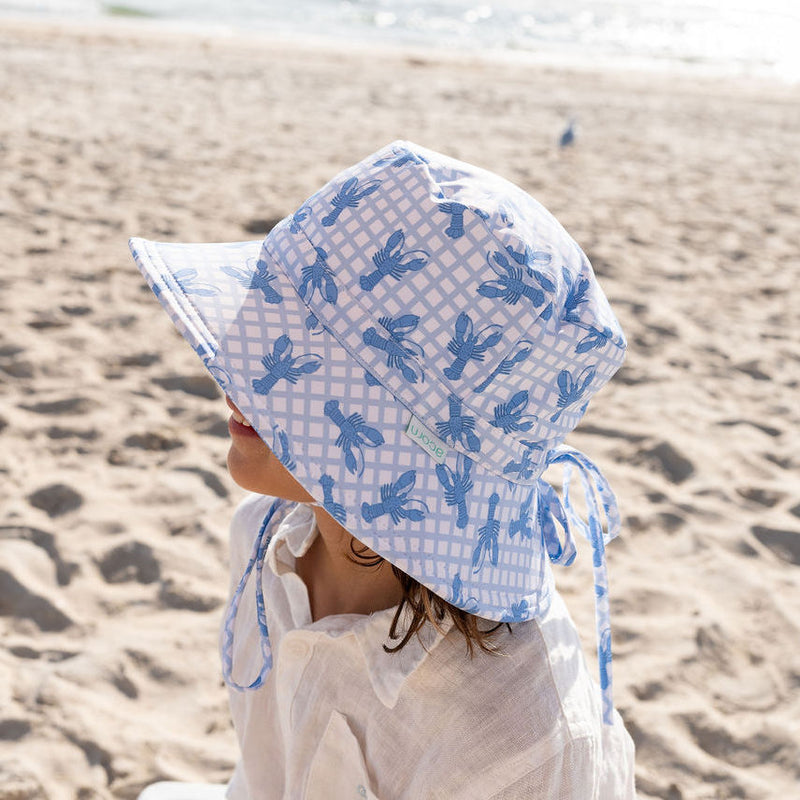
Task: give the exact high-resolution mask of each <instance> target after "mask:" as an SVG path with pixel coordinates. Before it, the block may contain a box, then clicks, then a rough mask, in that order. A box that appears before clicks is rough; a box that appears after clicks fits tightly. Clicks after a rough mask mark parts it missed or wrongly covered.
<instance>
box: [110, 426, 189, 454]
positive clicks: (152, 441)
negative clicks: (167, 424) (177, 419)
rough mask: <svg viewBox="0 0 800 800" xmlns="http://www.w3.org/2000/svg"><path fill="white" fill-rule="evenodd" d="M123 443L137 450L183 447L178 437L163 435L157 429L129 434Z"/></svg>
mask: <svg viewBox="0 0 800 800" xmlns="http://www.w3.org/2000/svg"><path fill="white" fill-rule="evenodd" d="M123 444H124V445H125V447H134V448H136V449H137V450H149V451H151V452H158V453H164V452H168V451H169V450H177V449H178V448H179V447H183V442H182V441H181V440H180V439H174V438H170V437H169V436H164V434H161V433H158V432H157V431H148V432H147V433H134V434H131V435H130V436H128V438H127V439H125V441H124V442H123Z"/></svg>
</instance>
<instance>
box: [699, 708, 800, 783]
mask: <svg viewBox="0 0 800 800" xmlns="http://www.w3.org/2000/svg"><path fill="white" fill-rule="evenodd" d="M683 721H684V723H685V725H686V727H687V728H688V730H689V734H690V736H691V737H692V739H693V740H694V742H695V744H696V745H697V746H698V747H699V748H700V749H701V750H703V751H705V752H706V753H708V754H709V755H710V756H713V757H714V758H716V759H719V760H720V761H724V762H726V763H728V764H732V765H733V766H735V767H740V768H742V769H747V768H749V767H756V766H759V765H761V764H770V763H772V764H781V765H782V766H783V767H784V768H788V769H789V770H790V771H791V772H793V773H794V774H795V775H796V776H797V778H798V779H800V747H798V746H797V744H796V743H795V742H794V741H792V738H791V737H790V736H789V735H788V734H784V733H783V731H781V730H779V729H772V730H767V729H764V728H762V729H760V730H759V731H758V732H756V733H753V734H751V735H749V736H741V735H736V734H734V733H733V732H732V731H730V730H728V729H727V728H725V727H723V726H722V725H721V724H719V723H718V722H716V721H714V720H712V719H711V718H710V717H709V716H708V715H706V714H702V713H701V714H687V715H685V716H684V717H683ZM727 796H731V795H727Z"/></svg>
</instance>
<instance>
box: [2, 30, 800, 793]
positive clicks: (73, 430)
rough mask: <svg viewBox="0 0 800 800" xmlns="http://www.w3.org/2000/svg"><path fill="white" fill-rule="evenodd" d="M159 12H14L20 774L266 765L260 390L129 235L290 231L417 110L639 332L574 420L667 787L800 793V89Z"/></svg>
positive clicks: (64, 778) (617, 619)
mask: <svg viewBox="0 0 800 800" xmlns="http://www.w3.org/2000/svg"><path fill="white" fill-rule="evenodd" d="M148 31H149V29H148V28H146V27H130V28H121V29H115V28H112V27H105V28H104V27H93V28H88V27H87V28H83V29H79V28H69V29H60V28H58V27H55V26H48V25H22V24H11V23H0V108H1V109H2V113H0V323H1V324H0V800H38V799H39V798H42V799H44V798H46V799H47V800H75V798H81V800H100V799H103V800H105V799H106V798H124V799H128V798H130V799H132V798H135V797H136V795H137V793H138V792H139V791H140V790H141V789H142V788H143V787H144V786H145V785H147V784H148V783H150V782H153V781H155V780H157V779H171V780H186V781H189V780H192V781H219V782H224V781H225V780H226V779H227V778H228V777H229V776H230V773H231V771H232V769H233V766H234V764H235V761H236V757H237V750H236V744H235V739H234V734H233V732H232V729H231V726H230V722H229V717H228V711H227V697H226V693H225V690H224V687H223V684H222V680H221V675H220V669H219V663H218V655H217V630H218V626H219V621H220V617H221V613H222V610H223V607H224V603H225V598H226V594H227V590H228V586H227V583H228V576H227V555H226V550H227V543H226V539H227V521H228V519H229V517H230V514H231V512H232V509H233V507H234V506H235V505H236V503H237V502H238V500H239V499H240V498H241V497H242V496H243V492H242V490H240V489H239V488H238V487H236V485H235V484H234V483H233V482H232V481H231V480H230V478H229V477H228V475H227V473H226V470H225V455H226V452H227V437H228V434H227V429H226V420H227V416H228V413H227V409H226V407H225V405H224V402H223V401H222V400H221V395H220V393H219V390H218V389H217V387H216V385H215V384H214V383H213V381H212V380H211V379H210V378H209V377H207V376H206V375H205V373H204V371H203V368H202V365H201V364H200V361H199V360H198V359H197V358H196V356H195V355H194V354H193V353H192V352H191V350H190V348H189V347H188V346H186V345H185V344H184V343H183V342H182V340H181V339H180V337H179V336H178V334H177V333H175V332H174V331H173V329H172V327H171V323H170V322H169V320H168V318H167V316H166V315H165V314H164V313H163V312H162V310H161V309H160V307H159V306H158V303H157V302H155V301H154V299H153V298H152V296H151V295H150V291H149V289H148V288H147V287H146V285H145V284H144V282H143V280H142V279H141V277H140V276H139V273H138V271H137V270H136V268H135V266H134V264H133V262H132V260H131V259H130V256H129V254H128V250H127V238H128V237H129V236H131V235H141V236H144V237H147V238H152V239H164V240H171V241H228V240H237V239H258V238H261V237H262V236H263V235H264V233H265V231H266V230H268V228H269V227H271V225H272V224H273V222H274V221H275V220H278V219H280V218H282V217H283V216H284V215H286V214H287V213H290V212H292V211H293V210H294V209H295V208H296V207H297V206H298V205H299V204H300V202H301V201H302V200H303V199H304V198H305V197H306V196H308V195H309V194H310V193H311V192H313V191H315V190H316V189H317V188H318V186H319V185H321V183H323V182H324V181H326V180H327V179H328V178H329V177H330V176H332V175H333V174H335V172H336V171H338V170H339V169H340V168H342V167H344V166H347V165H349V164H350V163H353V162H355V161H357V160H359V159H360V158H362V157H363V156H364V155H365V154H367V153H370V152H372V151H374V150H376V149H377V148H378V147H380V146H382V145H384V144H385V143H387V142H389V141H391V140H393V139H396V138H406V139H410V140H412V141H416V142H418V143H420V144H423V145H425V146H428V147H431V148H433V149H436V150H441V151H445V152H448V153H450V154H451V155H454V156H456V157H459V158H463V159H465V160H467V161H471V162H473V163H477V164H481V165H482V166H485V167H487V168H490V169H492V170H494V171H496V172H498V173H500V174H502V175H504V176H506V177H508V178H510V179H511V180H513V181H515V182H517V183H518V184H520V185H521V186H522V187H524V188H525V189H526V190H528V191H530V192H531V194H533V195H534V196H535V197H536V198H537V199H539V200H540V201H541V202H543V203H544V204H545V205H546V206H547V207H548V208H549V209H550V210H551V211H552V212H553V213H554V214H555V215H556V216H557V217H558V218H559V219H560V221H561V222H562V223H563V224H564V226H565V227H566V228H567V230H568V231H570V233H571V234H572V235H573V236H574V237H575V238H576V239H577V241H578V242H579V243H580V244H581V245H582V247H583V248H584V250H585V251H586V252H587V254H588V255H589V257H590V259H591V260H592V262H593V264H594V266H595V270H596V272H597V273H598V275H599V276H600V280H601V282H602V284H603V287H604V288H605V290H606V293H607V294H608V296H609V298H610V300H611V302H612V305H613V306H614V308H615V310H616V311H617V315H618V317H619V318H620V321H621V323H622V325H623V327H624V329H625V330H626V332H627V335H628V339H629V343H630V349H629V356H628V360H627V363H626V365H625V366H624V367H623V369H622V370H621V372H620V373H619V376H618V377H617V378H616V379H615V380H614V381H612V383H611V384H610V385H609V386H608V387H607V388H606V389H604V390H603V391H602V392H601V394H600V396H599V397H598V398H597V400H596V401H595V402H594V405H593V407H592V408H591V409H590V411H589V414H588V415H587V418H586V420H585V422H584V423H583V424H582V425H581V427H580V428H579V429H578V431H576V433H575V434H574V435H573V436H572V437H570V440H569V441H570V443H572V444H573V445H575V446H576V447H579V448H581V449H583V450H584V451H585V452H586V453H587V454H588V455H589V456H590V457H591V458H593V459H594V460H595V461H596V462H597V463H598V465H600V466H601V468H602V469H603V470H604V472H605V473H606V475H607V476H608V478H609V480H610V482H611V484H612V486H614V487H615V489H616V492H617V494H618V499H619V504H620V507H621V509H622V513H623V519H624V530H623V535H622V537H621V538H620V539H619V540H618V541H616V542H615V543H614V544H613V545H612V546H611V547H610V550H609V571H610V575H611V594H612V625H613V631H614V637H615V691H616V703H617V705H618V707H619V709H620V711H621V713H622V715H623V717H624V719H625V721H626V724H627V725H628V727H629V730H630V731H631V734H632V735H633V737H634V740H635V742H636V746H637V781H638V788H639V794H640V797H642V798H644V799H645V800H646V799H647V798H662V799H663V800H701V799H706V798H709V799H710V798H748V800H762V799H767V798H781V800H786V799H787V798H790V797H796V796H798V794H797V793H798V786H800V455H798V453H800V401H799V399H798V398H799V393H798V386H799V385H800V289H799V288H798V283H799V282H800V172H799V171H798V169H797V154H798V152H800V87H798V86H794V87H792V86H785V85H780V84H771V83H764V82H754V81H749V82H748V81H733V80H723V79H710V78H708V79H699V78H690V77H688V76H683V77H679V76H671V75H668V74H636V73H629V74H626V73H621V72H617V73H612V72H605V73H593V72H590V71H586V70H583V71H567V70H562V69H558V70H557V69H555V68H552V67H545V66H534V65H531V64H523V63H521V62H520V63H513V62H510V61H509V62H499V61H497V62H487V61H480V60H477V59H473V58H469V57H466V56H461V57H456V56H453V57H444V56H440V57H435V56H434V55H431V54H425V53H420V52H407V53H402V52H399V51H397V52H395V51H390V52H383V53H379V52H377V51H370V50H368V49H365V48H358V49H352V50H348V51H346V52H342V49H341V48H339V49H336V48H333V47H328V48H324V47H318V46H317V47H315V46H312V45H310V44H307V45H299V44H291V43H287V42H271V41H268V40H258V39H256V38H245V37H242V38H238V39H236V38H233V37H224V36H216V37H210V36H202V35H199V34H196V35H189V34H183V35H179V34H177V33H167V32H161V33H157V32H152V33H149V32H148ZM570 115H575V116H576V117H577V118H578V123H579V135H578V139H577V142H576V144H575V146H574V147H572V148H570V149H568V150H564V151H560V150H559V149H558V147H557V146H556V142H557V140H558V137H559V134H560V132H561V130H562V128H563V126H564V124H565V121H566V120H567V118H568V117H569V116H570ZM590 573H591V558H590V551H589V548H588V547H584V548H583V549H582V551H581V552H580V554H579V563H577V564H576V565H575V566H573V567H571V568H569V569H566V570H563V569H559V570H558V572H557V579H558V583H559V585H560V587H561V588H562V590H563V593H564V595H565V597H566V599H567V602H568V605H569V607H570V609H571V611H572V613H573V616H574V617H575V619H576V622H577V623H578V625H579V628H580V629H581V631H582V633H583V637H584V643H585V649H586V651H587V657H588V658H590V659H591V658H592V649H593V643H594V635H593V605H592V596H591V588H590V586H591V577H590Z"/></svg>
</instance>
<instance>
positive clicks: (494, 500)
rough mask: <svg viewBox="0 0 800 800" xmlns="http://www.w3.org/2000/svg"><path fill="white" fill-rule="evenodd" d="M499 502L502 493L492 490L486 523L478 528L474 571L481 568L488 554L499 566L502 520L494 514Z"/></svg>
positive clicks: (490, 559)
mask: <svg viewBox="0 0 800 800" xmlns="http://www.w3.org/2000/svg"><path fill="white" fill-rule="evenodd" d="M499 502H500V495H498V494H497V492H492V494H491V497H489V515H488V517H487V518H486V522H485V524H483V525H481V527H480V528H479V529H478V544H476V545H475V549H474V550H473V551H472V571H473V573H475V572H478V570H480V568H481V567H482V566H483V562H484V560H485V558H486V556H487V555H488V556H489V561H490V562H491V564H492V565H493V566H495V567H496V566H497V557H498V555H499V545H498V543H497V538H498V536H499V535H500V520H499V519H495V517H494V515H495V512H496V510H497V504H498V503H499Z"/></svg>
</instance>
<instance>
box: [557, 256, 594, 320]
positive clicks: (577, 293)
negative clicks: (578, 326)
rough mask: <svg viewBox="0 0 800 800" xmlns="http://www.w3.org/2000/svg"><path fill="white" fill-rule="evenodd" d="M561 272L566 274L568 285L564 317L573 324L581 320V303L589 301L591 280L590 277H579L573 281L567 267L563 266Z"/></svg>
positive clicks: (565, 279)
mask: <svg viewBox="0 0 800 800" xmlns="http://www.w3.org/2000/svg"><path fill="white" fill-rule="evenodd" d="M561 274H562V275H563V276H564V283H565V284H566V286H567V298H566V300H565V301H564V311H563V314H562V319H563V320H564V321H565V322H572V323H573V324H574V323H576V322H580V321H581V315H580V313H579V310H580V307H581V305H583V303H585V302H586V301H587V299H588V298H587V297H586V292H588V291H589V287H590V286H591V282H590V281H589V279H588V278H583V277H579V278H578V280H576V281H573V280H572V275H571V274H570V272H569V270H568V269H567V268H566V267H562V268H561Z"/></svg>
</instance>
